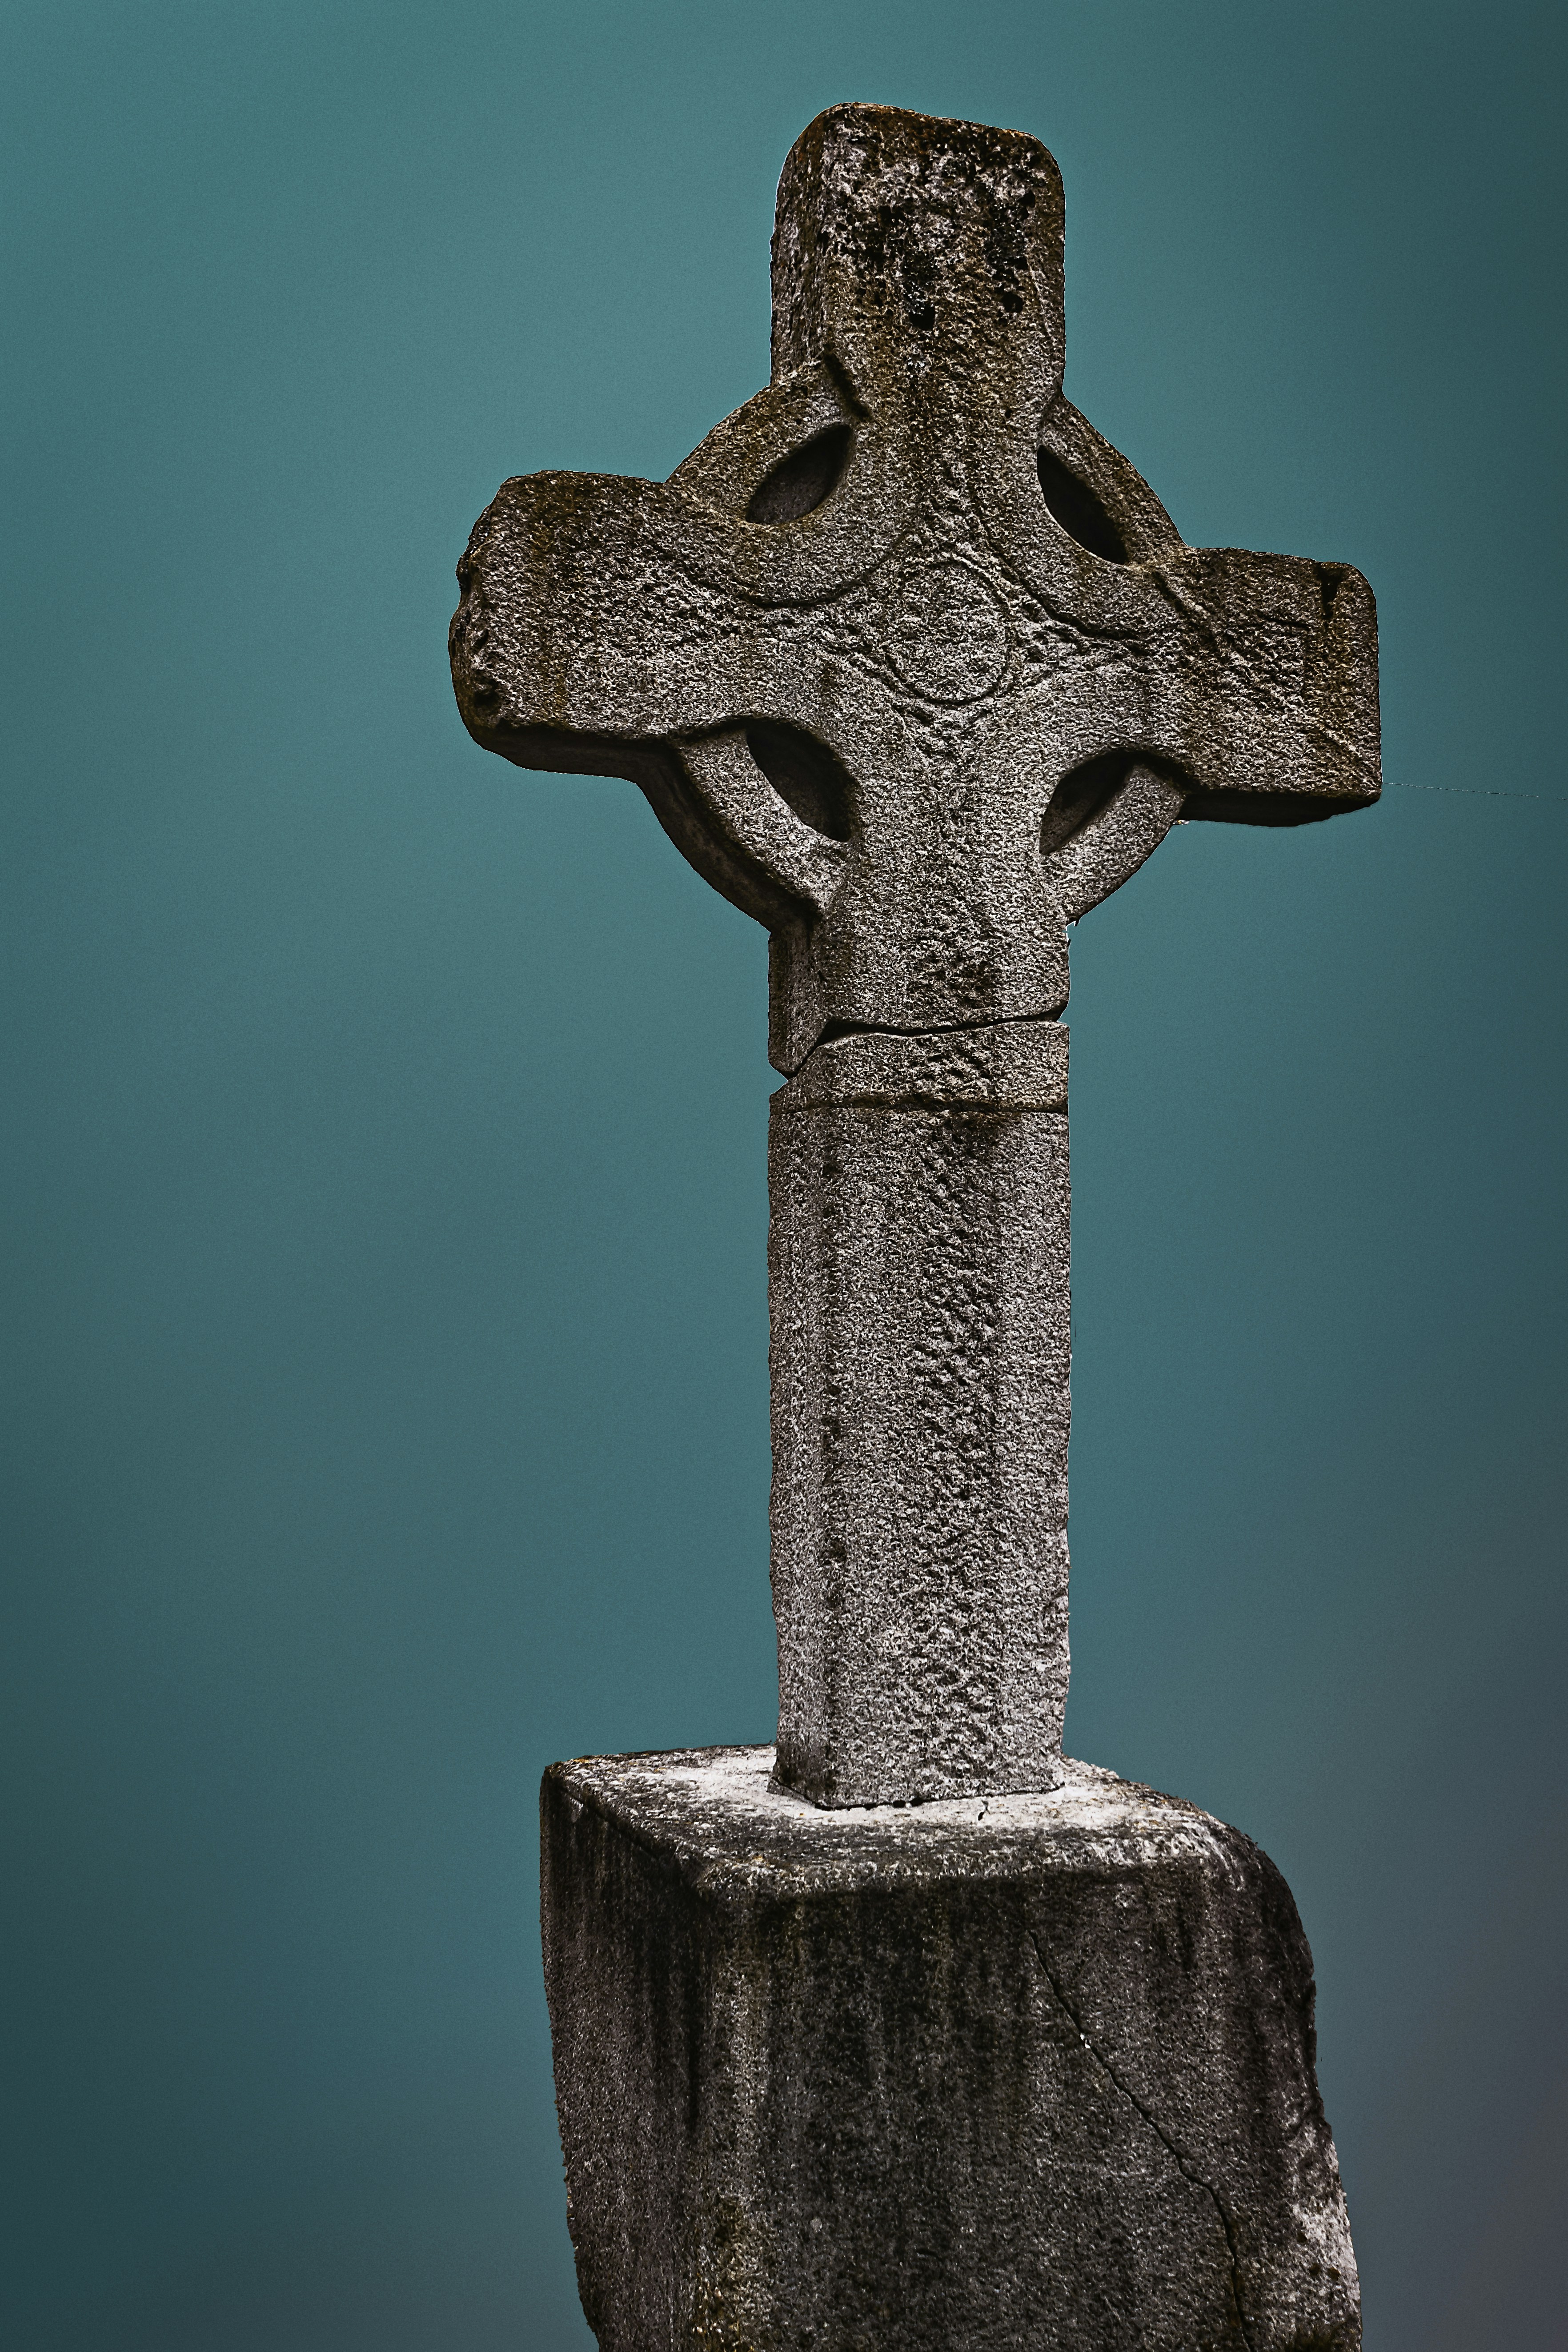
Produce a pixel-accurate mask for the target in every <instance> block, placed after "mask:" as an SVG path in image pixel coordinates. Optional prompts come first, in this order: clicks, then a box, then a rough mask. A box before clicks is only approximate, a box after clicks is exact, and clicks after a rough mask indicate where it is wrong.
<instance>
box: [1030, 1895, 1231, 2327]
mask: <svg viewBox="0 0 1568 2352" xmlns="http://www.w3.org/2000/svg"><path fill="white" fill-rule="evenodd" d="M1025 1933H1026V1935H1027V1937H1028V1938H1029V1941H1030V1943H1031V1944H1032V1945H1033V1946H1034V1951H1035V1958H1036V1959H1037V1960H1038V1962H1039V1964H1040V1974H1041V1975H1042V1976H1043V1977H1044V1978H1045V1979H1046V1982H1047V1984H1048V1985H1049V1987H1050V1989H1051V1990H1052V1992H1053V1993H1055V1995H1056V1997H1057V2000H1058V2002H1059V2003H1060V2006H1061V2009H1062V2012H1063V2014H1064V2016H1065V2017H1066V2018H1067V2021H1068V2024H1069V2025H1070V2026H1071V2027H1072V2029H1073V2032H1075V2033H1076V2034H1077V2035H1078V2038H1079V2041H1080V2042H1082V2044H1083V2046H1084V2048H1085V2049H1086V2050H1087V2051H1088V2053H1089V2056H1090V2057H1091V2058H1092V2059H1093V2060H1094V2063H1095V2064H1096V2065H1097V2066H1098V2067H1100V2070H1101V2072H1102V2073H1103V2074H1104V2075H1105V2076H1106V2078H1107V2080H1108V2081H1109V2082H1110V2083H1112V2084H1114V2085H1115V2087H1116V2089H1117V2090H1119V2091H1120V2092H1121V2095H1122V2097H1123V2098H1124V2099H1125V2100H1126V2101H1127V2102H1128V2104H1129V2105H1131V2106H1133V2107H1135V2108H1136V2109H1137V2111H1138V2113H1139V2114H1140V2115H1141V2116H1142V2118H1143V2120H1144V2122H1145V2123H1146V2124H1147V2125H1148V2126H1149V2128H1150V2130H1151V2131H1152V2133H1153V2135H1154V2137H1155V2138H1156V2139H1157V2140H1158V2141H1159V2142H1160V2144H1161V2146H1162V2147H1163V2148H1164V2149H1165V2151H1166V2153H1167V2154H1168V2155H1169V2156H1170V2157H1171V2158H1172V2159H1173V2162H1174V2164H1175V2167H1176V2169H1177V2171H1178V2172H1179V2173H1180V2174H1181V2176H1182V2178H1183V2179H1184V2180H1186V2181H1189V2182H1190V2183H1191V2184H1192V2186H1193V2187H1194V2189H1202V2191H1203V2193H1204V2195H1205V2197H1206V2198H1207V2199H1208V2200H1209V2201H1210V2203H1211V2204H1212V2205H1213V2207H1214V2210H1215V2214H1216V2216H1217V2217H1218V2220H1219V2226H1220V2228H1221V2229H1222V2230H1223V2231H1224V2232H1225V2243H1226V2252H1227V2253H1228V2254H1229V2256H1230V2295H1231V2301H1232V2302H1233V2303H1234V2304H1235V2305H1236V2320H1237V2326H1238V2327H1239V2328H1240V2330H1241V2336H1242V2341H1243V2343H1244V2344H1245V2345H1246V2346H1247V2352H1253V2346H1252V2330H1251V2329H1250V2328H1249V2327H1248V2326H1247V2313H1246V2311H1245V2310H1244V2309H1243V2307H1242V2301H1241V2257H1240V2255H1239V2254H1238V2252H1237V2245H1236V2232H1235V2230H1234V2228H1233V2227H1232V2224H1231V2219H1230V2215H1229V2214H1228V2213H1227V2212H1226V2209H1225V2204H1224V2200H1222V2199H1221V2197H1220V2193H1219V2191H1218V2189H1215V2186H1214V2184H1213V2182H1212V2181H1208V2180H1205V2179H1203V2177H1202V2175H1201V2174H1199V2173H1197V2172H1194V2169H1193V2168H1192V2166H1191V2165H1190V2164H1189V2163H1188V2161H1187V2159H1186V2158H1185V2157H1184V2155H1183V2153H1182V2151H1181V2149H1180V2148H1179V2147H1177V2145H1176V2143H1175V2141H1174V2140H1173V2138H1172V2137H1171V2135H1170V2133H1169V2132H1168V2131H1167V2130H1166V2129H1165V2126H1164V2125H1163V2123H1162V2122H1161V2121H1160V2119H1159V2117H1158V2116H1156V2115H1154V2114H1153V2113H1152V2111H1151V2110H1150V2109H1149V2108H1148V2107H1146V2106H1145V2105H1144V2104H1143V2102H1142V2099H1141V2098H1140V2097H1139V2096H1138V2094H1137V2092H1136V2091H1134V2090H1131V2089H1130V2088H1129V2087H1128V2085H1127V2084H1125V2083H1124V2082H1123V2081H1122V2079H1121V2075H1120V2074H1118V2073H1117V2071H1116V2069H1115V2067H1114V2066H1113V2065H1112V2064H1111V2063H1110V2059H1109V2058H1108V2057H1107V2056H1106V2054H1105V2053H1104V2051H1103V2050H1097V2049H1096V2047H1095V2045H1094V2043H1093V2042H1091V2041H1090V2040H1089V2036H1088V2034H1087V2033H1086V2032H1084V2030H1083V2021H1082V2020H1081V2019H1080V2018H1079V2014H1078V2011H1076V2010H1075V2009H1074V2007H1073V2005H1072V2003H1071V2001H1070V2000H1068V1997H1067V1995H1066V1993H1065V1992H1064V1991H1063V1990H1062V1988H1061V1986H1060V1984H1059V1983H1058V1980H1057V1976H1056V1971H1055V1970H1054V1969H1052V1967H1051V1965H1050V1963H1049V1961H1048V1960H1047V1958H1046V1956H1045V1954H1044V1952H1043V1951H1042V1950H1041V1949H1040V1939H1039V1937H1037V1935H1036V1933H1035V1931H1034V1929H1033V1928H1032V1927H1029V1928H1026V1930H1025Z"/></svg>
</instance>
